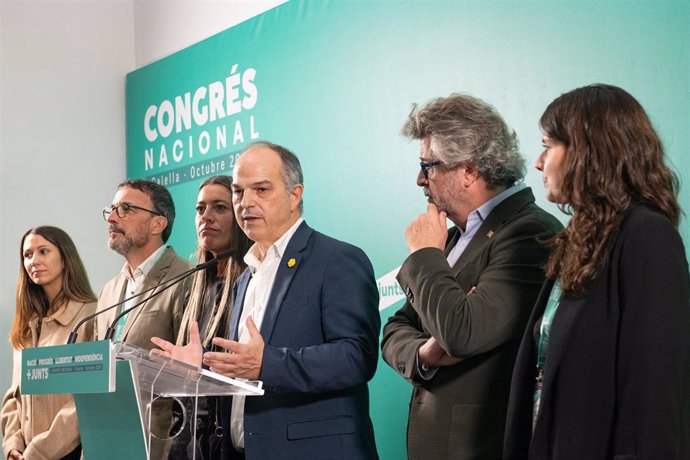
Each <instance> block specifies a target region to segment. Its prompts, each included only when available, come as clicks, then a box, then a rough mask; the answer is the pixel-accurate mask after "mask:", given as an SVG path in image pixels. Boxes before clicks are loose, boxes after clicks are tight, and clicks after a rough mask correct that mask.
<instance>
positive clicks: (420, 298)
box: [382, 188, 562, 460]
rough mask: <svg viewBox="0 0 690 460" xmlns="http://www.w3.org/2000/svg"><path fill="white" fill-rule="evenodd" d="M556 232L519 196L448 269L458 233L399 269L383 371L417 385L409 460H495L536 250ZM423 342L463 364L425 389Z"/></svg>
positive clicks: (536, 266) (529, 199) (540, 260)
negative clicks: (419, 364)
mask: <svg viewBox="0 0 690 460" xmlns="http://www.w3.org/2000/svg"><path fill="white" fill-rule="evenodd" d="M561 228H562V226H561V224H560V223H559V222H558V221H557V220H556V219H555V218H554V217H553V216H551V215H550V214H548V213H547V212H545V211H544V210H543V209H541V208H539V207H538V206H537V205H536V204H535V203H534V195H533V194H532V191H531V189H529V188H526V189H524V190H521V191H520V192H518V193H516V194H515V195H512V196H511V197H509V198H507V199H506V200H504V201H503V202H501V203H500V204H498V205H497V206H496V207H495V208H494V209H493V211H492V212H491V213H490V214H489V215H488V216H487V218H486V219H485V221H484V222H483V223H482V225H481V227H480V228H479V230H478V231H477V233H476V234H475V236H474V237H473V238H472V241H471V242H470V243H469V245H468V246H467V248H466V249H465V251H464V252H463V253H462V255H461V256H460V259H458V261H457V262H456V263H455V265H454V266H453V267H452V268H451V267H450V266H449V265H448V262H447V260H446V257H447V254H448V252H449V251H450V250H451V249H452V248H453V247H454V246H455V243H456V242H457V239H458V238H459V230H458V229H457V228H452V229H451V230H450V231H449V233H448V242H447V244H446V250H445V252H441V251H439V250H438V249H433V248H426V249H421V250H419V251H416V252H414V253H413V254H411V255H410V256H409V257H408V258H407V259H406V260H405V262H404V263H403V265H402V267H401V268H400V272H399V273H398V282H399V283H400V286H401V287H402V289H403V291H404V292H405V293H406V295H407V298H408V300H407V302H406V303H405V304H404V305H403V307H402V309H400V310H399V311H398V312H397V313H395V314H394V315H393V316H391V317H390V318H389V320H388V323H387V324H386V326H385V327H384V336H383V341H382V349H383V357H384V359H385V361H386V362H387V363H388V364H389V365H390V366H391V367H392V368H393V369H394V370H395V371H396V372H398V373H399V374H400V375H401V376H402V377H403V378H405V379H406V380H408V381H410V382H411V383H412V384H413V385H415V386H414V389H413V393H412V401H411V403H410V418H409V424H408V433H407V445H408V454H409V458H410V459H411V460H416V459H423V460H429V459H434V460H437V459H455V460H463V459H482V460H490V459H498V458H500V457H501V453H502V441H503V430H504V426H505V417H506V410H507V403H508V392H509V389H510V378H511V374H512V370H513V363H514V361H515V356H516V353H517V349H518V345H519V343H520V337H521V336H522V332H523V330H524V327H525V323H526V322H527V319H528V317H529V314H530V311H531V308H532V306H533V305H534V301H535V299H536V297H537V294H538V293H539V289H540V287H541V285H542V283H543V281H544V274H543V271H542V267H543V265H544V263H545V262H546V259H547V257H548V253H549V251H548V248H546V247H545V245H544V244H543V241H544V240H547V239H549V238H550V237H552V236H554V235H555V234H556V233H557V232H558V231H560V230H561ZM473 288H474V290H473ZM471 290H473V291H472V292H470V291H471ZM431 336H433V337H434V338H436V340H438V342H439V344H440V345H441V347H442V348H443V349H444V350H445V351H446V352H448V353H449V354H450V355H452V356H455V357H458V358H462V359H463V361H462V362H461V363H459V364H457V365H455V366H450V367H442V368H439V369H438V372H437V373H436V375H435V376H434V377H433V378H432V379H431V380H429V381H424V380H421V379H420V378H419V377H418V376H417V375H416V372H415V369H416V366H415V356H416V352H417V349H418V348H419V347H420V346H421V345H422V344H423V343H424V342H425V341H426V340H427V339H428V338H429V337H431Z"/></svg>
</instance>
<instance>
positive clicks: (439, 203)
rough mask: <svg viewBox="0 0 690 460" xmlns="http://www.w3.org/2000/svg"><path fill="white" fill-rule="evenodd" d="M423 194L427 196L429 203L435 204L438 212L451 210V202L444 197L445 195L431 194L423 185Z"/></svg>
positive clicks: (448, 212) (447, 212)
mask: <svg viewBox="0 0 690 460" xmlns="http://www.w3.org/2000/svg"><path fill="white" fill-rule="evenodd" d="M424 196H425V197H427V201H428V202H429V203H431V204H433V205H434V206H436V208H437V209H438V212H445V213H446V214H450V213H451V211H452V210H453V206H452V204H451V203H450V202H449V201H448V200H446V199H445V196H444V194H442V193H435V194H432V193H431V192H430V191H429V188H428V187H424Z"/></svg>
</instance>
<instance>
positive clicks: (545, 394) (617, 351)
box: [504, 206, 690, 460]
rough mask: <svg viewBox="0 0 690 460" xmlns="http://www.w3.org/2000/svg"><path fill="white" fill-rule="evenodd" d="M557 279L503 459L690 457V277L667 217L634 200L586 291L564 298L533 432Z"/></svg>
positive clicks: (541, 304)
mask: <svg viewBox="0 0 690 460" xmlns="http://www.w3.org/2000/svg"><path fill="white" fill-rule="evenodd" d="M552 285H553V282H547V283H546V284H545V285H544V287H543V289H542V291H541V294H540V296H539V298H538V300H537V304H536V307H535V309H534V311H533V313H532V316H531V318H530V320H529V323H528V326H527V329H526V331H525V335H524V337H523V339H522V343H521V345H520V350H519V352H518V358H517V361H516V364H515V370H514V373H513V380H512V385H511V393H510V402H509V406H508V418H507V421H506V436H505V444H504V459H506V460H522V459H527V458H529V459H554V460H556V459H558V460H570V459H572V460H583V459H587V460H600V459H601V460H603V459H620V460H623V459H625V460H632V459H655V460H656V459H664V460H674V459H688V458H690V302H689V299H690V278H689V277H688V264H687V261H686V258H685V251H684V249H683V243H682V240H681V238H680V235H679V234H678V232H677V231H676V229H675V228H674V227H673V226H672V225H671V223H670V222H669V220H668V219H666V218H665V217H664V216H662V215H661V214H659V213H657V212H655V211H653V210H651V209H650V208H647V207H645V206H637V207H635V208H633V209H632V210H631V211H630V212H629V213H628V215H627V216H626V218H625V220H624V221H623V224H622V226H621V229H620V230H619V233H618V235H617V236H616V237H615V239H614V241H613V245H612V250H611V255H610V257H609V260H608V262H607V264H606V266H605V267H604V268H603V270H602V271H601V273H600V274H599V275H598V276H597V278H595V279H594V280H593V281H592V282H591V284H590V285H589V287H588V289H587V294H586V296H585V297H584V298H582V299H574V298H570V297H567V296H564V297H562V298H561V302H560V305H559V307H558V310H557V312H556V316H555V317H554V320H553V324H552V328H551V336H550V343H549V348H548V351H547V355H546V365H545V376H544V386H543V390H542V399H541V409H540V415H539V418H538V420H537V424H536V427H535V430H534V434H533V435H532V433H531V431H532V406H533V394H534V376H535V363H536V343H535V339H534V335H533V330H534V327H535V324H536V322H537V321H540V319H541V317H542V316H543V313H544V308H545V305H546V301H547V298H548V296H549V293H550V291H551V287H552Z"/></svg>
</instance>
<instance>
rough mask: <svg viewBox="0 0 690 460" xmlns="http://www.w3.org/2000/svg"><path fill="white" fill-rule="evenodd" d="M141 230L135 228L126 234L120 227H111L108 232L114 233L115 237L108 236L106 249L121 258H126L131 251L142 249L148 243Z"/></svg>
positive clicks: (146, 236)
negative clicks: (108, 248)
mask: <svg viewBox="0 0 690 460" xmlns="http://www.w3.org/2000/svg"><path fill="white" fill-rule="evenodd" d="M141 230H142V229H139V228H137V229H136V231H134V232H131V233H127V232H125V231H124V230H123V229H122V228H121V227H118V226H116V225H111V226H110V227H109V231H110V232H115V235H110V236H109V238H108V247H110V249H112V250H113V251H115V252H117V253H118V254H120V255H121V256H127V255H128V254H129V253H130V252H132V250H134V249H139V248H141V247H144V246H145V245H146V243H148V234H147V233H146V232H145V231H141Z"/></svg>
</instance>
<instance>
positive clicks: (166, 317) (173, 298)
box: [96, 246, 190, 350]
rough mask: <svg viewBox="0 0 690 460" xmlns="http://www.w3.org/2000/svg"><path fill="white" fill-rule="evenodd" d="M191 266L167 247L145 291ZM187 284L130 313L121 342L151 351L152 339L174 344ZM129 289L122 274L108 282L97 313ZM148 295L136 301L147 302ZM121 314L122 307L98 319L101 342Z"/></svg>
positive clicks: (145, 284)
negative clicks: (119, 313) (119, 312)
mask: <svg viewBox="0 0 690 460" xmlns="http://www.w3.org/2000/svg"><path fill="white" fill-rule="evenodd" d="M189 267H190V265H189V263H188V262H186V261H185V260H184V259H182V258H180V257H179V256H178V255H177V254H176V253H175V250H174V249H173V248H172V247H171V246H168V247H167V248H166V250H165V252H164V253H163V255H162V256H161V258H160V259H159V260H158V262H156V264H155V265H154V266H153V268H152V269H151V271H150V272H149V274H148V276H147V277H146V280H145V281H144V286H143V287H142V289H141V290H142V291H144V290H146V289H149V288H152V287H154V286H156V285H157V284H160V283H161V282H165V281H166V280H169V279H172V278H174V277H175V276H177V275H179V274H180V273H182V272H184V271H185V270H188V269H189ZM186 281H187V282H181V283H179V284H176V285H175V286H173V287H171V288H169V289H167V290H165V291H163V292H161V293H160V294H159V295H157V296H156V297H153V298H152V299H151V300H149V301H147V302H146V303H145V304H143V305H141V306H140V307H139V308H137V309H136V310H134V311H132V312H130V314H129V315H128V316H127V321H126V322H125V327H124V330H123V334H122V338H121V339H122V341H123V342H126V343H130V344H132V345H136V346H138V347H142V348H146V349H149V350H150V349H151V348H153V344H152V343H151V337H160V338H162V339H165V340H168V341H169V342H173V343H175V340H176V339H177V333H178V331H179V330H180V323H181V322H182V313H183V311H184V296H185V292H186V291H187V289H188V285H189V280H186ZM126 286H127V278H126V277H125V275H124V274H123V273H119V274H118V275H117V276H116V277H115V278H113V279H112V280H110V281H108V283H106V285H105V286H104V287H103V290H102V291H101V295H100V296H99V297H98V310H101V309H103V308H106V307H109V306H110V305H113V304H114V303H116V302H119V301H120V300H122V299H124V297H125V288H126ZM148 295H149V294H144V295H143V296H142V297H141V299H138V300H137V301H141V300H143V299H145V298H146V296H148ZM118 311H119V308H114V309H112V310H111V311H109V312H107V313H103V314H102V315H99V316H97V317H96V328H97V331H98V337H99V339H103V337H104V335H105V331H106V329H107V328H108V326H109V325H110V323H111V322H112V321H113V320H114V319H115V316H116V315H117V312H118Z"/></svg>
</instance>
